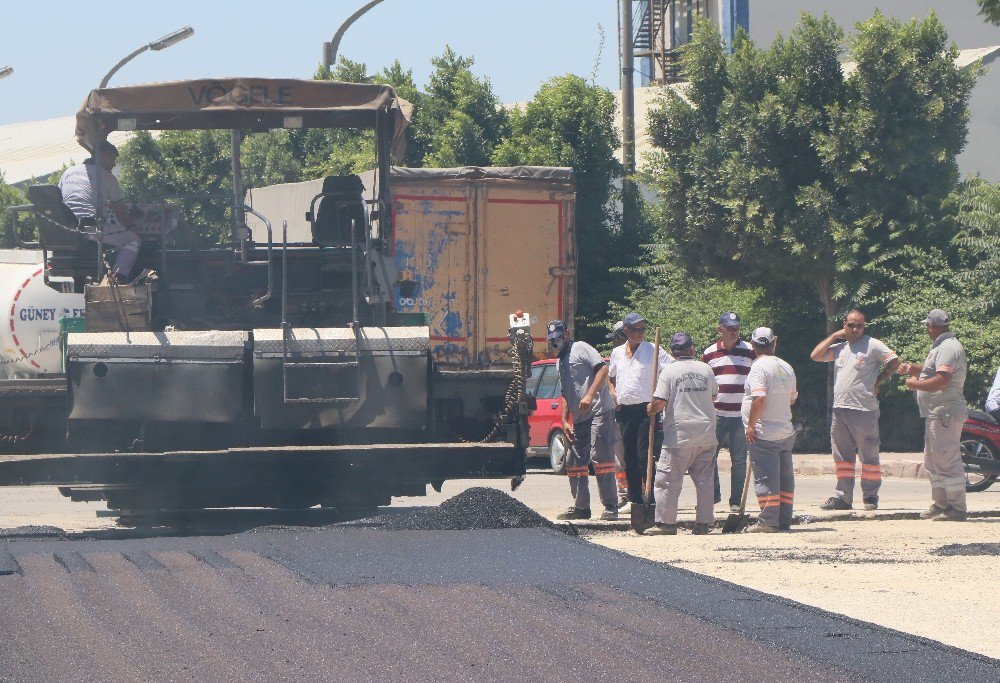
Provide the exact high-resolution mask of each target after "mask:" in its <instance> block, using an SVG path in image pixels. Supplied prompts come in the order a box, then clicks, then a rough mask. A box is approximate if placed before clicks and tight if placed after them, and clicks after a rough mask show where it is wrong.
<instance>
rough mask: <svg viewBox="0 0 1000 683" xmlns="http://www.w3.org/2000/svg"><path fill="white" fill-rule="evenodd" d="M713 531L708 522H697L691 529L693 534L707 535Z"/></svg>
mask: <svg viewBox="0 0 1000 683" xmlns="http://www.w3.org/2000/svg"><path fill="white" fill-rule="evenodd" d="M710 531H711V528H710V526H709V525H708V523H707V522H696V523H695V525H694V528H693V529H691V535H692V536H707V535H708V533H709V532H710Z"/></svg>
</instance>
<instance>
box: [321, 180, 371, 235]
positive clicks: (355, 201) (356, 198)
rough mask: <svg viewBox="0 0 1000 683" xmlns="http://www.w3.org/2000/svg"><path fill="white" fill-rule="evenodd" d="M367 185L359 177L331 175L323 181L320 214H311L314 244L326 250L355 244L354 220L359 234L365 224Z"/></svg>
mask: <svg viewBox="0 0 1000 683" xmlns="http://www.w3.org/2000/svg"><path fill="white" fill-rule="evenodd" d="M364 189H365V188H364V185H363V184H362V182H361V178H360V177H359V176H357V175H342V176H328V177H326V178H324V179H323V194H322V198H321V199H320V200H319V207H318V208H317V209H316V215H315V216H313V215H312V214H311V213H310V214H307V216H306V219H307V220H309V221H310V222H311V223H312V238H313V242H315V243H316V244H318V245H320V246H324V247H334V246H347V245H349V244H350V243H351V220H354V222H355V225H356V226H357V230H358V233H357V234H358V235H362V234H364V233H362V232H361V230H362V229H363V226H364V225H365V198H364Z"/></svg>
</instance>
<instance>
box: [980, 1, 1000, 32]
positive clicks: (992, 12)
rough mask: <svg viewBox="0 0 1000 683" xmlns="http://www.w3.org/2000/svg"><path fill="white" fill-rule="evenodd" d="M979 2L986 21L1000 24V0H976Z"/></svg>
mask: <svg viewBox="0 0 1000 683" xmlns="http://www.w3.org/2000/svg"><path fill="white" fill-rule="evenodd" d="M976 2H978V3H979V13H980V14H981V15H983V16H984V17H986V21H988V22H990V23H992V24H996V25H998V26H1000V0H976Z"/></svg>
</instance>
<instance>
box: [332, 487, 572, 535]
mask: <svg viewBox="0 0 1000 683" xmlns="http://www.w3.org/2000/svg"><path fill="white" fill-rule="evenodd" d="M345 524H346V525H348V526H364V527H377V528H380V529H389V530H392V531H409V530H425V531H451V530H460V529H523V528H528V527H543V528H548V529H559V530H561V531H570V533H572V531H571V527H569V526H568V525H556V524H553V523H552V522H550V521H549V520H547V519H545V518H544V517H542V516H541V515H540V514H538V513H537V512H535V511H534V510H532V509H531V508H529V507H528V506H527V505H525V504H524V503H522V502H521V501H519V500H515V499H514V498H511V497H510V496H508V495H507V494H506V493H504V492H503V491H499V490H497V489H493V488H487V487H482V486H477V487H475V488H471V489H467V490H465V491H463V492H462V493H460V494H458V495H457V496H454V497H453V498H449V499H448V500H446V501H445V502H443V503H441V504H440V505H439V506H438V507H433V508H423V509H420V510H413V511H407V512H400V513H392V512H389V513H388V514H384V515H380V516H378V517H370V518H368V519H359V520H355V521H353V522H346V523H345Z"/></svg>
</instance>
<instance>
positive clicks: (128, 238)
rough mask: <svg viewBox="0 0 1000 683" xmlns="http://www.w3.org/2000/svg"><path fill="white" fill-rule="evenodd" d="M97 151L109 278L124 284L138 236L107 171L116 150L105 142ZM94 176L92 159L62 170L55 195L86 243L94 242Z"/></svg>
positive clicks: (137, 248)
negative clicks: (111, 251)
mask: <svg viewBox="0 0 1000 683" xmlns="http://www.w3.org/2000/svg"><path fill="white" fill-rule="evenodd" d="M100 150H101V168H100V173H101V174H102V175H101V194H102V195H103V197H102V198H101V200H102V201H101V203H102V206H104V207H105V208H107V207H110V209H111V212H110V213H109V214H108V221H107V225H106V226H105V229H104V237H103V242H104V244H107V245H109V246H112V247H114V248H115V250H116V254H115V264H114V266H113V267H112V269H111V276H112V277H113V278H114V279H115V280H116V281H117V282H118V283H119V284H121V283H125V282H128V280H129V276H130V274H131V272H132V268H133V267H134V266H135V261H136V258H137V257H138V256H139V244H140V240H139V236H138V235H137V234H136V233H135V232H134V229H135V225H134V223H133V221H132V217H131V216H129V212H128V208H127V207H126V206H125V203H124V202H123V201H122V189H121V186H120V185H119V184H118V179H117V178H116V177H115V176H114V174H112V173H111V169H112V168H114V167H115V164H116V163H117V162H118V148H117V147H115V146H114V145H112V144H111V143H110V142H108V141H107V140H102V141H101V143H100ZM97 173H98V168H97V164H95V163H94V159H93V157H91V158H90V159H87V160H85V161H84V162H83V164H81V165H79V166H71V167H70V168H68V169H66V171H65V172H64V173H63V174H62V177H61V178H60V179H59V191H60V192H61V193H62V199H63V203H64V204H66V206H68V207H69V208H70V210H71V211H72V212H73V214H74V215H75V216H76V217H77V218H79V219H80V226H81V227H82V228H83V229H84V230H85V231H86V232H87V233H88V235H87V237H88V239H92V240H95V241H96V240H97V235H96V226H97V209H96V206H97V205H96V203H95V201H94V184H95V182H96V178H97Z"/></svg>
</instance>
